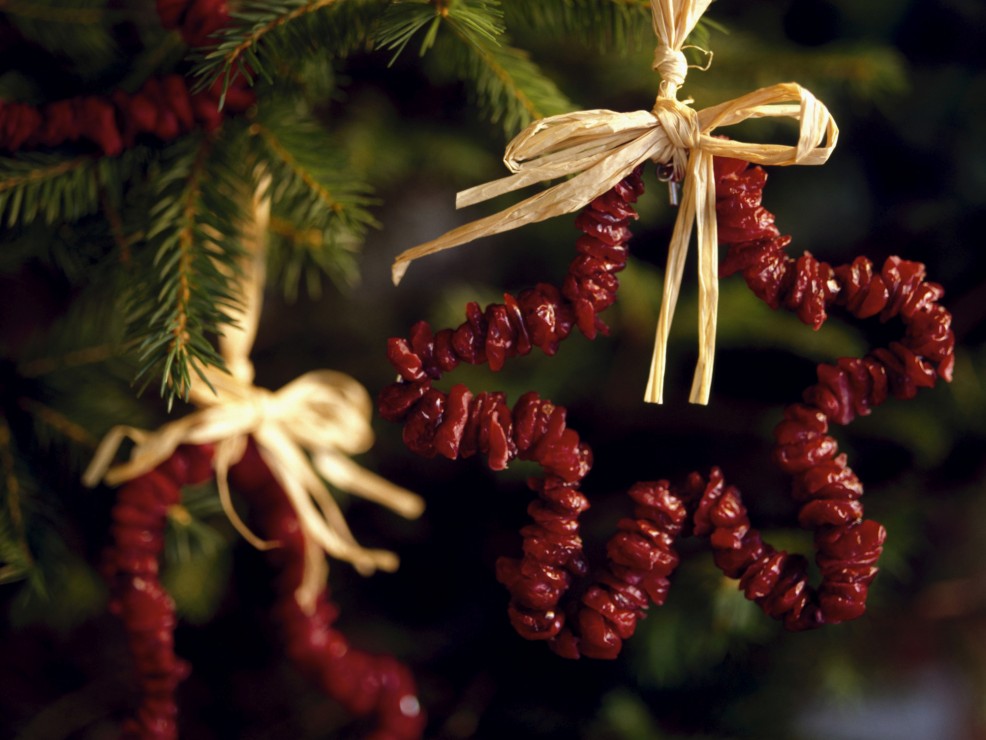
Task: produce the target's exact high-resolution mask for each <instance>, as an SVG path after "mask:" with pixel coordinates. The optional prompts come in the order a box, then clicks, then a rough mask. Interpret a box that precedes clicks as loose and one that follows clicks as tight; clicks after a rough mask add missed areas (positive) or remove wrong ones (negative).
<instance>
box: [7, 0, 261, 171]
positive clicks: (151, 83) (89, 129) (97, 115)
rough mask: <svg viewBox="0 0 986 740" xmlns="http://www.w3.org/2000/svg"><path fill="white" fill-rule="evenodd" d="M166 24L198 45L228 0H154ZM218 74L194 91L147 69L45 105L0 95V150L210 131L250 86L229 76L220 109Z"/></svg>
mask: <svg viewBox="0 0 986 740" xmlns="http://www.w3.org/2000/svg"><path fill="white" fill-rule="evenodd" d="M157 7H158V13H159V15H160V16H161V22H162V24H163V25H164V26H165V27H166V28H176V29H177V30H178V31H179V33H181V35H182V37H183V38H184V39H185V41H186V42H187V43H189V44H191V45H196V46H200V45H203V44H205V43H206V42H207V40H208V36H209V35H210V34H212V33H214V32H215V31H216V30H217V29H219V28H220V27H222V26H223V25H224V24H225V23H226V22H227V21H228V19H229V15H228V12H227V10H226V4H225V2H216V0H192V1H191V2H190V1H189V0H180V1H179V2H175V1H174V0H158V3H157ZM221 92H222V81H221V80H218V81H217V82H216V83H215V84H213V85H211V86H210V87H209V88H207V89H205V90H200V91H198V92H192V90H191V89H190V87H189V83H188V81H187V80H186V79H185V77H183V76H181V75H178V74H170V75H164V76H163V77H152V78H150V79H148V80H147V81H146V82H145V83H144V84H143V85H142V86H141V88H140V89H139V90H138V91H137V92H135V93H133V94H130V93H126V92H124V91H123V90H114V91H113V92H112V93H110V94H109V95H79V96H76V97H73V98H67V99H65V100H56V101H54V102H50V103H44V104H42V105H31V104H29V103H17V102H6V101H2V100H0V151H8V152H17V151H23V150H30V149H38V148H48V147H58V146H62V145H64V144H71V143H77V142H81V143H86V144H90V145H95V146H96V147H97V148H98V149H99V150H100V151H101V152H102V153H103V154H104V155H106V156H116V155H118V154H120V153H121V152H122V151H123V150H124V149H127V148H129V147H132V146H133V145H134V144H135V142H136V141H137V139H138V138H139V137H140V136H153V137H155V138H157V139H159V140H160V141H172V140H174V139H176V138H178V137H179V136H181V135H183V134H187V133H189V132H190V131H193V130H195V129H203V130H205V131H213V130H215V129H216V128H218V127H219V124H220V123H222V119H223V116H224V115H226V114H228V113H242V112H243V111H244V110H246V109H247V108H248V107H249V106H250V105H251V104H252V103H253V92H252V91H251V90H250V89H249V88H248V87H247V85H246V84H245V82H244V80H243V79H242V78H241V77H237V78H236V79H234V80H233V81H232V83H231V84H230V86H229V89H228V91H227V93H226V100H225V104H224V107H223V109H222V110H221V111H220V109H219V98H220V94H221Z"/></svg>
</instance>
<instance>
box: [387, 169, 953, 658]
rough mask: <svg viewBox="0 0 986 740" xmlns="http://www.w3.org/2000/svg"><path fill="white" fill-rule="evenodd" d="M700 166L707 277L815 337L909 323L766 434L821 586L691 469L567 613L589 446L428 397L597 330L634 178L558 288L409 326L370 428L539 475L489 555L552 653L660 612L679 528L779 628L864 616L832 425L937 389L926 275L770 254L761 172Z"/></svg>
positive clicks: (941, 353)
mask: <svg viewBox="0 0 986 740" xmlns="http://www.w3.org/2000/svg"><path fill="white" fill-rule="evenodd" d="M714 173H715V192H716V194H717V196H716V210H717V217H718V224H719V233H718V237H719V240H720V241H722V242H723V243H727V244H728V245H729V247H730V248H729V252H728V254H727V256H726V258H725V260H724V261H723V263H722V266H721V274H723V275H724V276H725V275H730V274H732V273H735V272H741V273H742V274H743V276H744V278H745V279H746V282H747V284H748V285H749V287H750V288H751V290H753V292H754V293H755V294H756V295H757V296H758V297H759V298H760V299H761V300H763V301H765V302H766V303H768V305H770V306H771V307H773V308H779V307H784V308H786V309H788V310H790V311H793V312H795V313H796V314H797V315H798V317H799V318H800V319H801V320H802V321H803V322H805V323H807V324H810V325H812V326H813V327H815V328H818V327H819V326H821V325H822V323H823V322H824V321H825V319H826V318H827V310H828V308H830V307H831V306H838V307H839V308H842V309H844V310H846V311H848V312H849V313H850V314H851V315H853V316H855V317H856V318H860V319H863V318H869V317H874V316H877V317H879V318H880V320H882V321H886V320H888V319H891V318H894V317H898V316H899V317H900V318H901V319H902V321H903V323H904V325H905V334H904V337H903V338H902V339H901V340H900V341H897V342H892V343H891V344H890V345H889V347H888V348H878V349H875V350H873V351H872V352H870V353H869V354H868V355H867V356H865V357H862V358H842V359H840V360H838V362H837V363H836V364H835V365H828V364H821V365H819V367H818V380H819V382H818V384H816V385H814V386H812V387H811V388H809V389H808V390H807V391H805V393H804V398H803V402H802V403H798V404H793V405H792V406H790V407H788V408H787V409H786V411H785V414H784V420H783V421H782V422H781V423H780V424H779V425H778V427H777V428H776V430H775V438H776V447H775V452H774V459H775V461H776V463H777V464H778V466H779V467H780V468H781V469H782V470H784V471H785V472H787V473H790V474H791V475H792V478H793V484H792V489H791V490H792V496H793V497H794V499H795V500H796V501H798V502H799V503H801V509H800V513H799V516H798V520H799V523H800V524H801V526H803V527H805V528H808V529H811V530H813V532H814V534H815V548H816V563H817V564H818V566H819V568H820V571H821V584H820V585H819V586H818V587H817V588H813V587H811V586H809V585H808V583H807V561H806V560H805V559H804V558H803V557H801V556H798V555H790V554H788V553H786V552H782V551H777V550H775V549H774V548H773V547H771V546H770V545H769V544H766V543H764V542H763V540H762V538H761V536H760V534H759V533H758V532H757V531H756V530H755V529H753V528H752V526H751V523H750V521H749V518H748V516H747V513H746V509H745V507H744V506H743V503H742V499H741V496H740V493H739V491H738V490H737V489H736V488H735V487H733V486H730V485H727V484H726V482H725V480H724V477H723V474H722V472H721V471H719V470H718V469H716V468H714V469H713V470H712V471H711V472H710V474H709V476H708V477H707V478H703V477H702V476H699V475H698V474H692V475H691V476H690V477H689V479H688V481H687V482H686V483H685V485H684V486H681V487H674V486H671V485H670V484H669V483H668V482H667V481H659V482H656V483H639V484H637V485H635V486H634V487H632V488H631V490H630V492H629V495H630V497H631V499H632V500H633V501H634V503H635V504H636V507H635V509H634V517H633V518H632V519H631V518H627V519H623V520H622V521H620V522H619V524H618V526H617V529H618V532H617V533H616V534H615V535H614V536H613V537H612V538H611V539H610V541H609V542H608V544H607V548H606V549H607V563H606V565H605V566H604V568H603V571H602V575H601V576H600V577H599V578H598V580H597V581H596V582H595V583H594V584H593V585H591V586H589V587H588V588H587V589H586V590H585V591H584V594H583V596H582V597H581V599H580V602H579V603H578V604H575V605H570V606H569V608H567V609H566V608H564V607H563V606H562V604H561V601H562V598H563V596H564V595H565V593H566V591H567V590H568V589H569V588H570V587H571V586H572V584H573V582H574V580H575V579H576V578H581V577H584V576H586V574H587V573H588V572H589V566H588V563H587V562H586V559H585V556H584V553H583V550H582V540H581V537H580V535H579V522H578V517H579V515H580V514H581V513H582V512H583V511H585V510H586V509H587V508H588V507H589V502H588V499H587V498H586V497H585V496H584V495H583V494H582V492H581V491H580V484H581V481H582V479H583V478H584V477H585V476H586V474H587V473H588V471H589V469H590V467H591V465H592V452H591V449H590V447H589V445H588V444H587V443H585V442H583V441H581V440H580V438H579V436H578V434H577V433H576V432H575V431H574V430H572V429H570V428H569V427H568V426H567V425H566V421H565V409H564V408H563V407H561V406H557V405H554V404H552V403H550V402H549V401H545V400H542V399H540V398H539V397H538V396H537V395H536V394H535V393H527V394H524V395H523V396H522V397H521V398H520V400H519V401H518V402H517V404H516V405H515V406H514V408H513V409H510V408H509V407H508V406H507V400H506V397H505V396H504V394H502V393H499V392H493V393H479V394H476V395H473V394H472V393H471V392H470V391H469V390H468V389H467V388H466V387H465V386H463V385H456V386H454V387H453V388H452V389H451V390H450V391H449V392H448V393H447V394H446V393H443V392H441V391H439V390H437V389H435V388H433V387H432V382H433V381H435V380H438V379H439V378H440V377H441V376H442V374H443V373H445V372H448V371H450V370H452V369H454V368H455V366H456V365H457V364H458V363H459V362H469V363H472V364H486V363H488V364H489V365H490V368H491V369H494V370H497V369H499V368H500V367H502V365H503V362H504V360H505V359H506V358H507V357H513V356H517V355H523V354H526V353H528V352H530V350H531V348H532V347H540V348H541V349H542V350H544V351H545V352H546V353H548V354H552V353H553V352H554V351H555V350H556V349H557V345H558V342H559V341H561V340H562V339H564V338H565V337H566V336H568V334H569V333H570V331H571V328H572V327H573V326H578V327H579V328H580V330H581V331H582V332H583V333H584V334H585V335H586V336H587V337H589V338H592V337H594V336H595V334H596V333H597V331H599V330H602V329H604V328H605V325H604V324H603V323H602V322H601V320H600V319H599V318H598V317H597V316H596V313H597V312H598V311H601V310H602V309H604V308H606V307H607V306H609V305H610V304H611V303H612V302H613V301H614V300H615V297H616V290H617V287H618V281H617V278H616V275H615V273H617V272H618V271H619V270H621V269H623V267H624V265H625V263H626V256H627V249H626V242H627V241H628V239H629V236H630V232H629V229H628V228H627V224H628V222H629V221H630V220H631V219H633V218H635V217H636V214H635V212H634V210H633V207H632V203H633V202H634V201H635V200H636V197H637V196H638V195H639V194H640V193H641V192H642V186H641V181H640V179H639V173H638V171H635V172H633V173H632V174H631V175H630V176H629V177H627V178H625V179H624V180H623V181H621V182H620V183H618V184H617V186H616V187H615V188H613V190H611V191H610V192H608V193H606V194H604V195H603V196H600V197H599V198H597V199H596V200H594V201H593V202H592V203H590V204H589V206H587V207H586V209H585V210H584V211H583V212H582V213H581V214H580V216H579V217H578V218H577V220H576V223H577V225H578V227H579V228H580V229H581V230H582V231H583V233H584V236H582V237H580V238H579V240H578V242H577V250H578V251H579V256H578V257H577V258H576V259H575V260H574V261H573V262H572V264H571V265H570V267H569V271H568V275H567V276H566V278H565V281H564V283H563V287H562V289H561V290H558V289H556V288H554V287H552V286H550V285H545V284H539V285H538V286H537V287H536V288H534V289H532V290H528V291H525V292H523V293H521V294H520V296H518V297H517V298H513V297H511V296H509V295H507V296H505V297H504V303H503V304H497V305H491V306H488V307H487V308H486V310H485V311H481V310H480V309H479V306H478V305H477V304H475V303H470V304H469V305H468V306H467V309H466V313H467V321H466V323H464V324H462V325H461V326H460V327H458V328H457V329H455V330H449V329H443V330H441V331H439V332H437V333H435V332H433V331H432V330H431V328H430V327H429V326H428V325H427V324H426V323H424V322H419V323H417V324H415V325H414V327H412V329H411V333H410V337H409V338H408V339H400V338H395V339H391V340H390V341H389V343H388V356H389V358H390V361H391V363H392V364H393V365H394V367H395V368H396V369H397V370H398V372H399V373H400V380H399V381H398V382H396V383H393V384H391V385H390V386H388V387H386V388H385V389H383V391H382V392H381V394H380V396H379V403H378V407H379V410H380V413H381V415H382V416H383V417H384V418H387V419H389V420H392V421H399V422H403V424H404V441H405V443H406V444H407V446H408V448H409V449H411V450H412V451H414V452H416V453H417V454H420V455H423V456H425V457H433V456H435V455H436V454H440V455H443V456H444V457H448V458H450V459H455V458H457V457H470V456H472V455H474V454H477V453H481V454H483V455H486V456H487V462H488V464H489V466H490V468H492V469H494V470H502V469H503V468H505V467H506V466H507V464H508V463H509V462H510V461H511V460H513V459H524V460H533V461H535V462H537V463H539V464H540V465H541V468H542V470H543V472H544V477H542V478H539V479H532V480H531V481H530V482H529V485H530V487H531V488H532V490H534V491H535V492H536V493H537V494H538V498H537V499H536V500H535V501H533V502H532V503H531V504H530V506H529V507H528V512H529V513H530V515H531V517H532V519H533V520H534V523H533V524H531V525H528V526H526V527H524V528H523V529H522V530H521V536H522V538H523V556H522V557H521V558H519V559H511V558H501V559H500V560H499V561H498V562H497V579H498V580H499V581H500V582H501V583H503V584H504V585H505V586H506V587H507V589H508V591H509V592H510V594H511V600H510V605H509V607H508V613H509V617H510V621H511V623H512V625H513V626H514V628H515V629H516V630H517V632H518V633H519V634H520V635H521V636H523V637H525V638H527V639H532V640H545V641H547V642H548V644H549V647H551V649H552V650H554V651H555V652H556V653H558V654H560V655H562V656H564V657H568V658H577V657H579V656H580V655H585V656H586V657H593V658H614V657H616V655H617V654H618V653H619V651H620V648H621V646H622V641H623V640H625V639H627V638H628V637H630V636H631V635H632V634H633V632H634V630H635V627H636V623H637V621H638V620H639V619H640V618H642V617H643V616H644V615H645V613H646V610H647V608H648V605H649V604H650V603H653V604H656V605H658V606H659V605H661V604H663V603H664V600H665V598H666V596H667V593H668V587H669V580H668V579H669V576H670V575H671V573H672V572H673V571H674V568H675V567H676V565H677V563H678V556H677V554H676V552H675V549H674V544H675V541H676V540H677V539H678V538H679V537H681V536H685V535H687V534H692V535H695V536H702V537H708V539H709V542H710V545H711V547H712V550H713V553H714V557H715V562H716V564H717V566H718V567H719V568H720V569H722V571H723V572H724V573H725V575H727V576H728V577H730V578H738V579H739V587H740V588H741V589H742V590H743V591H744V593H745V595H746V596H747V598H749V599H751V600H753V601H755V602H756V603H757V604H759V605H760V607H761V608H762V609H763V610H764V611H765V613H767V614H768V615H769V616H771V617H773V618H775V619H779V620H782V621H783V622H784V625H785V626H786V627H787V628H789V629H792V630H801V629H809V628H813V627H818V626H821V625H823V624H827V623H838V622H842V621H847V620H851V619H855V618H857V617H859V616H860V615H862V614H863V613H864V611H865V605H866V596H867V592H868V589H869V586H870V584H871V583H872V581H873V578H874V577H875V575H876V572H877V568H876V563H877V560H878V559H879V556H880V553H881V551H882V547H883V542H884V539H885V537H886V533H885V531H884V529H883V527H882V526H881V525H879V524H878V523H876V522H873V521H869V520H864V519H863V507H862V504H861V502H860V497H861V496H862V493H863V487H862V484H861V482H860V481H859V479H858V478H857V477H856V475H855V473H853V471H852V470H851V468H849V467H848V465H847V461H846V455H845V454H844V453H842V454H840V453H839V450H838V446H837V443H836V441H835V439H834V438H833V437H831V436H829V435H828V429H829V424H830V423H831V422H834V423H838V424H848V423H849V422H850V421H852V419H853V418H855V416H857V415H866V414H868V413H870V411H871V409H872V408H873V407H874V406H877V405H879V404H880V403H882V402H883V401H885V400H886V399H887V398H888V397H889V396H891V395H892V396H894V397H896V398H899V399H908V398H912V397H913V396H914V395H915V394H916V392H917V390H918V388H922V387H932V386H933V385H934V384H935V382H936V380H937V378H942V379H944V380H950V379H951V373H952V366H953V361H954V355H953V352H954V336H953V334H952V332H951V329H950V325H951V315H950V314H949V313H948V311H947V310H946V309H945V308H944V307H942V306H941V305H940V304H939V303H938V301H939V299H940V298H941V297H942V295H943V290H942V288H941V286H939V285H936V284H935V283H931V282H927V281H926V280H925V274H924V267H923V265H921V264H919V263H916V262H908V261H905V260H901V259H900V258H897V257H891V258H889V259H888V260H887V261H886V262H885V264H884V266H883V267H882V269H881V270H879V271H878V272H877V271H875V270H874V267H873V264H872V263H871V262H870V261H869V260H867V259H866V258H865V257H859V258H857V259H856V260H854V261H853V262H852V263H850V264H848V265H842V266H839V267H835V268H833V267H831V266H829V265H827V264H826V263H824V262H820V261H818V260H816V259H815V258H814V257H813V256H812V255H811V254H809V253H807V252H806V253H804V254H803V255H802V256H801V257H799V258H797V259H794V258H792V257H789V256H787V255H786V254H785V253H784V251H783V250H784V248H785V247H786V246H788V244H789V243H790V241H791V240H790V237H787V236H781V235H780V232H779V231H778V229H777V228H776V226H775V225H774V216H773V214H771V213H770V212H769V211H768V210H767V209H766V208H764V207H763V205H762V204H761V198H762V191H763V187H764V184H765V182H766V174H765V173H764V171H763V170H762V169H761V168H759V167H753V168H750V167H749V166H748V164H747V163H745V162H743V161H739V160H730V159H717V160H716V161H715V169H714Z"/></svg>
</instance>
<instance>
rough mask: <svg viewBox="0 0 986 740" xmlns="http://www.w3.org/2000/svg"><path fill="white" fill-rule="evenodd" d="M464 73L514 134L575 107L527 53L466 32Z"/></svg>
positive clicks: (492, 114) (482, 102)
mask: <svg viewBox="0 0 986 740" xmlns="http://www.w3.org/2000/svg"><path fill="white" fill-rule="evenodd" d="M455 31H456V35H457V36H458V37H459V39H461V41H462V42H463V50H464V59H463V61H464V62H465V64H464V67H463V69H464V75H463V77H464V78H465V79H466V80H467V82H469V83H470V85H471V88H472V92H473V94H474V95H475V97H476V99H477V102H478V104H479V106H480V109H481V110H482V111H484V112H485V114H486V115H487V116H489V119H490V120H491V121H492V122H493V123H500V125H501V126H502V128H503V131H504V134H505V135H507V136H513V135H514V134H516V133H517V132H518V131H519V130H520V129H522V128H523V127H524V126H526V125H527V124H529V123H530V122H531V121H535V120H537V119H539V118H545V117H547V116H551V115H555V114H557V113H564V112H566V111H570V110H572V108H573V107H574V106H573V105H572V103H571V102H570V101H569V100H568V98H566V97H565V95H564V94H563V93H562V92H561V91H560V90H559V89H558V87H557V86H556V85H555V83H554V82H553V81H552V80H551V79H550V78H548V77H546V76H545V75H544V74H543V73H542V72H541V70H540V69H539V68H538V66H537V65H536V64H534V62H532V61H531V60H530V58H529V57H528V56H527V53H526V52H524V51H522V50H520V49H516V48H513V47H510V46H500V45H498V44H494V43H491V42H489V41H487V40H486V39H484V38H481V37H477V36H475V35H469V34H468V33H463V32H462V30H461V29H460V28H456V29H455Z"/></svg>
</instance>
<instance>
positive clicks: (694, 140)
mask: <svg viewBox="0 0 986 740" xmlns="http://www.w3.org/2000/svg"><path fill="white" fill-rule="evenodd" d="M651 113H653V114H654V117H655V118H656V119H657V120H658V122H659V123H660V124H661V128H663V129H664V133H665V134H666V135H667V137H668V144H670V146H671V164H672V165H673V166H674V174H675V179H677V180H680V179H681V178H682V177H683V176H684V174H685V168H686V166H687V165H688V152H689V151H690V150H692V149H695V148H696V147H698V146H699V145H700V144H701V140H702V129H701V126H700V124H699V120H698V113H696V112H695V110H694V109H693V108H691V107H690V106H688V105H685V104H684V103H682V102H681V101H679V100H676V99H674V98H658V99H657V100H655V101H654V107H653V108H652V109H651Z"/></svg>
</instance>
